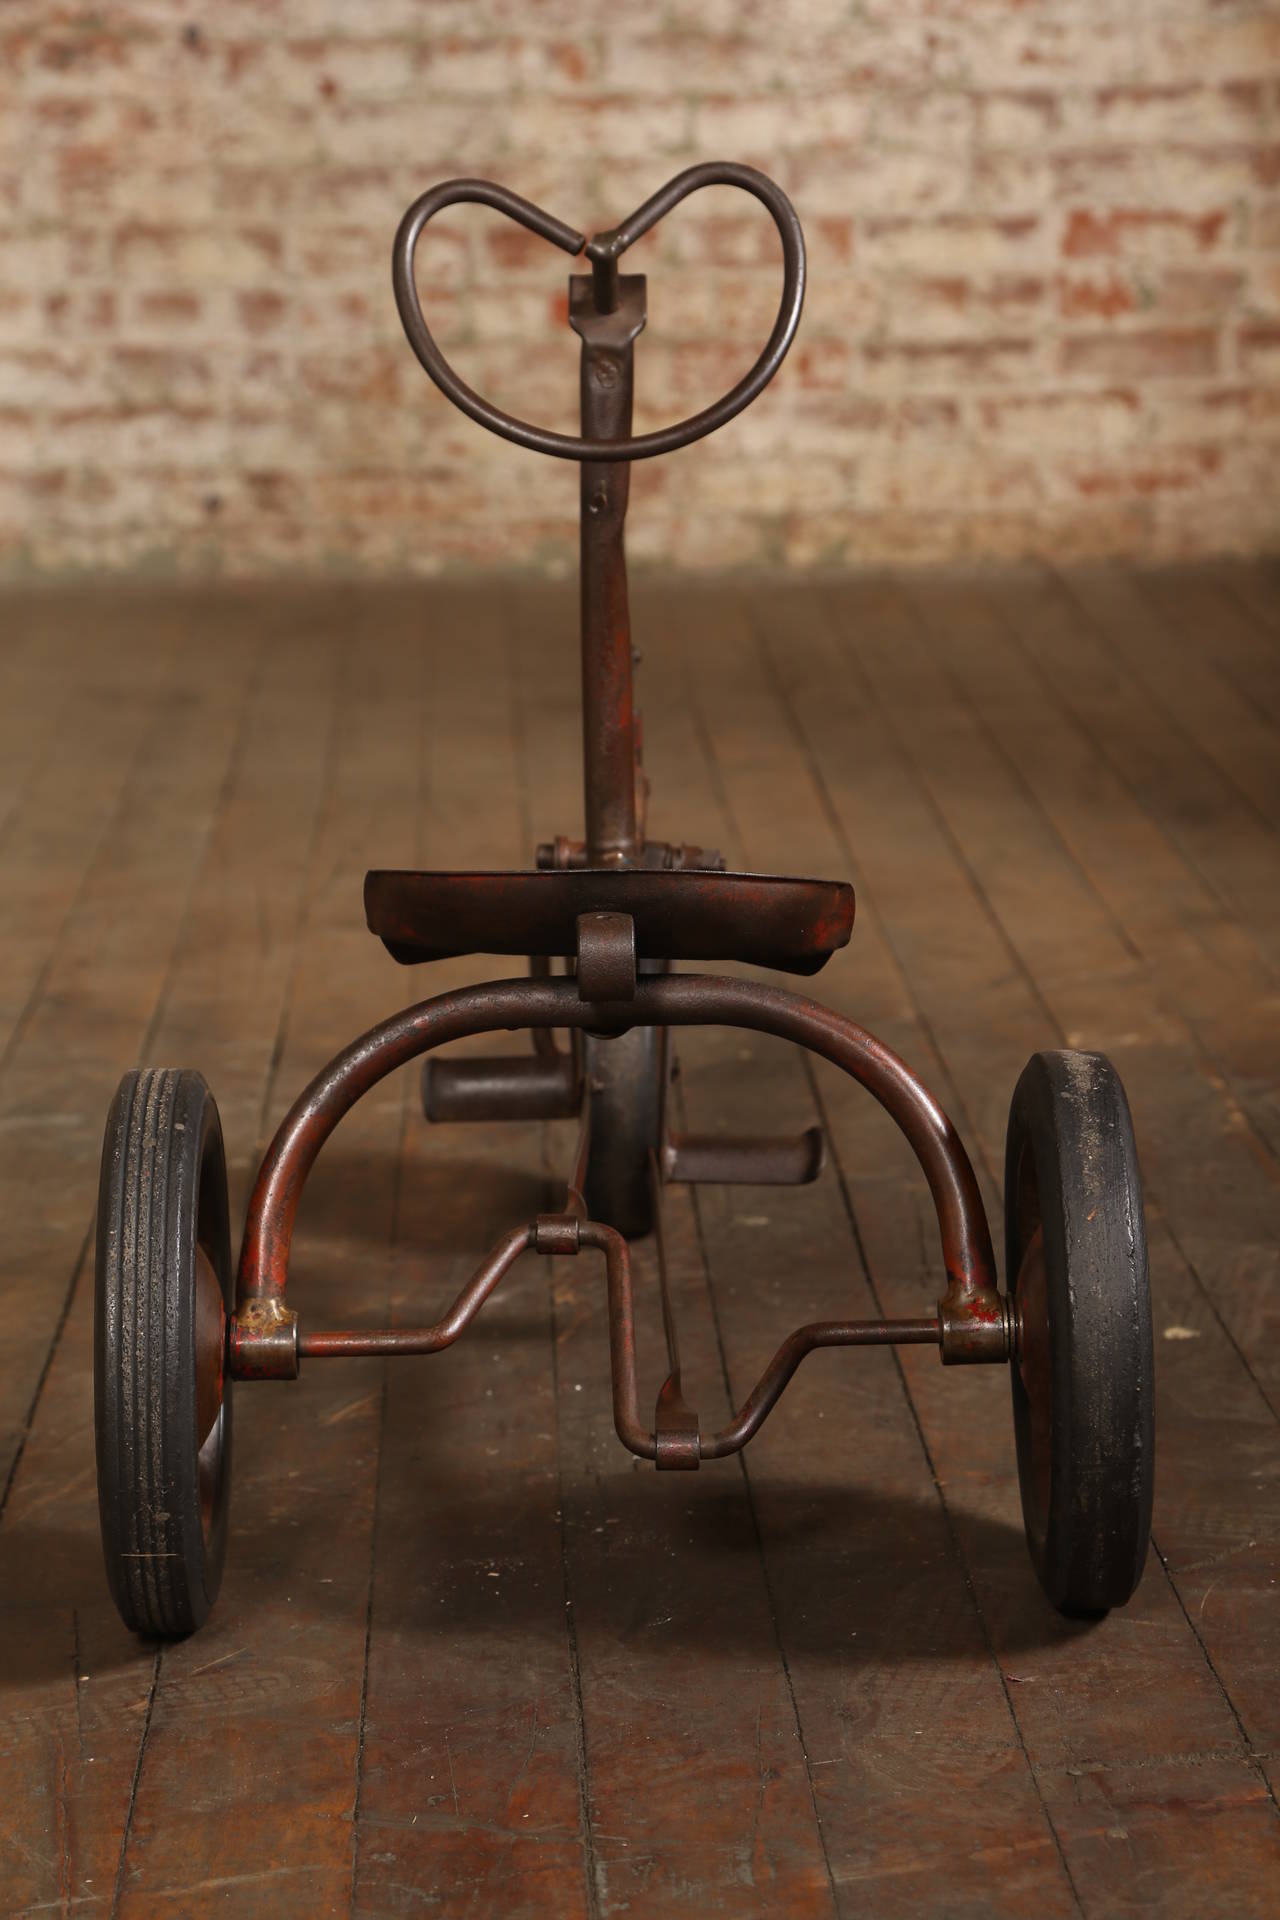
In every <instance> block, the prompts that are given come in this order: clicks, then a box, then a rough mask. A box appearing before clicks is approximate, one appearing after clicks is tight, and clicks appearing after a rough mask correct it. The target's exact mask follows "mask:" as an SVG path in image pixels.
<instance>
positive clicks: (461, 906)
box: [364, 867, 853, 973]
mask: <svg viewBox="0 0 1280 1920" xmlns="http://www.w3.org/2000/svg"><path fill="white" fill-rule="evenodd" d="M364 909H365V918H366V920H367V921H368V924H369V930H370V932H371V933H376V934H377V935H378V937H379V939H380V940H381V941H382V943H383V945H384V946H385V947H386V949H387V951H388V953H390V954H391V955H392V956H393V958H394V959H396V960H399V961H401V962H402V963H403V964H404V965H406V966H413V965H415V964H416V963H417V962H419V961H422V960H446V959H452V958H453V957H455V956H456V955H458V954H464V953H510V954H521V955H532V956H535V957H539V958H544V959H550V958H554V957H555V956H556V955H561V956H564V957H568V956H571V955H573V954H575V953H576V952H577V948H578V917H579V915H580V914H584V913H624V914H629V915H630V916H631V919H632V920H633V921H634V923H635V935H636V957H637V959H639V960H739V961H743V962H745V963H747V964H748V965H751V966H759V967H777V968H780V969H781V970H782V971H783V972H786V973H816V972H817V971H818V969H819V967H821V966H823V965H825V963H826V962H827V961H828V960H829V959H830V957H831V955H832V954H833V953H835V952H836V950H837V949H838V948H840V947H843V946H846V945H847V944H848V940H849V935H850V933H851V932H852V931H853V888H852V887H851V886H849V885H848V883H847V882H845V881H839V880H793V879H780V878H777V877H775V876H774V875H772V874H758V873H716V872H709V871H703V870H698V869H692V868H686V869H684V870H683V871H675V872H665V871H653V870H646V869H644V868H638V867H604V868H593V867H587V868H579V869H576V870H573V871H564V872H556V871H549V872H534V873H416V872H396V871H393V870H388V871H375V872H372V873H368V874H366V875H365V882H364Z"/></svg>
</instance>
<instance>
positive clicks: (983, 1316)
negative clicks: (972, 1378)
mask: <svg viewBox="0 0 1280 1920" xmlns="http://www.w3.org/2000/svg"><path fill="white" fill-rule="evenodd" d="M938 1345H939V1348H940V1349H941V1353H942V1363H943V1365H944V1366H949V1367H953V1366H964V1365H979V1366H981V1365H993V1364H996V1363H998V1362H999V1361H1002V1360H1008V1359H1010V1358H1011V1357H1012V1355H1013V1351H1014V1310H1013V1303H1012V1301H1011V1300H1010V1299H1009V1297H1008V1295H1007V1294H1003V1293H1000V1292H998V1291H997V1290H996V1289H995V1288H992V1289H990V1290H989V1291H987V1292H980V1293H964V1292H962V1291H960V1290H959V1289H958V1288H953V1289H952V1290H951V1291H949V1292H948V1293H946V1294H945V1295H944V1296H943V1298H942V1299H941V1300H939V1302H938Z"/></svg>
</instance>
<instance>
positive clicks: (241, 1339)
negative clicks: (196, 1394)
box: [227, 1295, 298, 1380]
mask: <svg viewBox="0 0 1280 1920" xmlns="http://www.w3.org/2000/svg"><path fill="white" fill-rule="evenodd" d="M227 1371H228V1373H229V1374H230V1375H231V1377H232V1378H233V1379H235V1380H296V1379H297V1377H298V1316H297V1314H296V1313H294V1312H293V1311H292V1310H291V1309H290V1308H288V1307H286V1306H285V1304H284V1302H283V1301H282V1300H274V1299H271V1298H268V1297H266V1296H263V1295H257V1296H255V1297H254V1298H252V1299H249V1300H246V1301H245V1302H244V1304H243V1306H240V1307H238V1308H237V1309H236V1311H235V1313H234V1314H233V1315H232V1317H231V1320H230V1321H229V1323H228V1326H227Z"/></svg>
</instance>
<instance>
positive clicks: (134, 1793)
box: [109, 1646, 164, 1920]
mask: <svg viewBox="0 0 1280 1920" xmlns="http://www.w3.org/2000/svg"><path fill="white" fill-rule="evenodd" d="M163 1659H164V1648H163V1646H159V1647H157V1648H156V1657H155V1662H154V1664H153V1666H152V1668H151V1685H150V1687H149V1688H148V1690H147V1710H146V1713H145V1714H144V1715H143V1720H142V1734H141V1737H140V1738H139V1740H138V1757H137V1759H136V1760H135V1761H134V1763H133V1779H132V1781H131V1782H130V1785H129V1805H128V1807H127V1808H126V1809H125V1816H124V1828H123V1830H122V1832H121V1834H120V1857H119V1860H118V1861H117V1863H116V1877H115V1884H114V1885H113V1887H112V1889H111V1911H110V1915H109V1920H116V1915H117V1914H118V1913H119V1911H120V1896H121V1894H122V1893H123V1891H124V1868H125V1859H126V1857H127V1855H128V1852H129V1835H130V1834H131V1833H132V1831H133V1810H134V1808H135V1806H136V1805H137V1804H138V1787H139V1784H140V1782H141V1780H142V1761H143V1756H144V1755H145V1753H146V1751H147V1739H148V1736H149V1735H150V1732H151V1715H152V1713H153V1712H154V1710H155V1704H156V1690H157V1688H158V1687H159V1684H160V1663H161V1661H162V1660H163Z"/></svg>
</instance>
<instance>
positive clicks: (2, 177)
mask: <svg viewBox="0 0 1280 1920" xmlns="http://www.w3.org/2000/svg"><path fill="white" fill-rule="evenodd" d="M0 42H2V44H3V60H2V62H0V148H2V150H3V160H2V161H0V566H3V567H4V568H5V569H6V570H7V571H8V572H10V573H11V574H12V573H16V574H22V573H29V572H31V571H32V570H37V571H56V570H61V569H64V568H67V567H69V566H77V567H78V566H92V567H99V566H106V567H111V568H163V569H178V570H181V571H201V570H208V571H215V570H230V571H237V572H249V571H254V570H259V569H274V568H281V567H284V568H300V567H313V566H322V567H325V566H333V567H340V568H348V567H357V568H394V569H400V568H405V567H411V568H418V569H437V568H443V567H450V566H460V565H461V566H465V565H473V564H477V563H484V562H490V561H493V560H496V559H501V560H503V561H517V562H521V563H531V564H536V565H543V566H550V567H555V566H561V565H565V564H568V563H570V562H571V560H572V556H573V552H574V539H575V532H574V516H575V513H576V500H577V490H576V476H575V474H574V472H573V470H572V469H570V468H569V467H567V466H564V465H562V464H560V463H551V462H539V461H537V460H536V459H535V457H534V456H532V455H529V454H524V453H521V452H519V451H517V450H516V449H514V448H510V447H507V446H506V445H504V444H503V443H501V442H499V441H496V440H493V439H491V438H490V437H489V436H487V435H486V434H484V433H482V432H481V431H480V430H479V429H478V428H475V427H473V426H472V425H471V424H470V423H469V422H467V421H465V420H463V419H461V418H460V417H459V416H457V415H455V414H454V413H453V412H452V410H451V409H450V408H449V407H448V406H447V405H446V403H445V402H444V401H443V399H442V398H441V397H440V396H439V395H437V394H436V392H435V390H434V388H432V387H431V386H430V385H429V383H428V382H427V380H426V378H425V376H424V375H423V374H422V373H421V371H420V370H419V368H418V366H417V364H416V362H415V361H414V360H413V358H412V356H411V355H410V353H409V350H408V348H407V346H406V345H405V343H404V341H403V339H402V336H401V334H400V331H399V325H398V321H397V319H396V315H395V310H394V307H393V304H392V300H391V293H390V285H389V267H388V261H389V248H390V241H391V235H392V233H393V231H394V228H395V225H396V222H397V219H398V217H399V214H400V212H401V210H402V209H403V207H404V206H405V204H406V203H407V202H408V201H409V200H410V199H411V198H412V197H413V196H414V194H416V193H417V192H418V191H420V190H421V189H422V188H423V187H424V186H426V185H428V184H430V183H431V182H432V181H434V180H436V179H439V178H442V177H444V176H447V175H449V174H453V173H458V172H475V173H487V174H491V175H492V176H494V177H496V178H498V179H500V180H503V181H505V182H507V183H509V184H511V185H513V186H515V187H517V188H518V189H520V190H521V191H523V192H525V193H527V194H528V195H529V196H530V197H532V198H533V199H535V200H537V201H539V202H540V203H542V204H543V205H545V206H547V207H548V208H550V209H551V210H552V211H553V212H555V213H558V214H559V215H561V216H562V217H563V218H565V219H567V220H569V221H571V222H572V223H574V224H577V225H580V226H585V227H588V228H590V227H591V226H592V225H605V224H611V223H612V222H613V221H614V220H616V219H617V218H618V217H620V216H621V215H622V214H623V213H624V212H626V211H628V210H630V208H631V207H633V206H634V205H635V204H636V203H637V202H638V201H639V200H640V199H642V198H643V197H644V196H645V195H646V194H648V193H649V192H650V191H651V190H652V189H653V188H654V187H655V186H656V185H658V184H659V183H660V182H661V181H662V180H664V179H665V178H666V177H667V176H668V175H669V174H670V173H672V172H674V171H675V170H676V169H678V168H679V167H682V166H684V165H687V164H688V163H689V162H690V161H691V160H693V159H698V158H708V157H728V158H735V159H742V160H748V161H752V162H754V163H756V164H757V165H759V166H762V167H764V168H765V169H767V170H768V171H770V172H772V173H773V174H774V175H775V176H776V177H777V178H778V179H779V180H780V181H781V182H782V184H783V185H784V186H785V187H786V189H787V191H788V192H789V193H790V194H791V196H792V198H793V199H794V201H795V204H796V206H797V208H798V210H799V213H800V216H801V219H802V220H803V222H804V225H805V229H806V233H807V236H808V241H809V261H810V293H809V298H808V302H807V307H806V312H805V318H804V321H803V323H802V326H801V332H800V336H799V340H798V343H797V345H796V347H795V348H794V350H793V352H792V354H791V358H790V360H789V361H788V363H787V364H786V366H785V367H784V369H783V372H782V374H781V375H780V376H779V378H778V380H777V381H776V383H775V385H774V386H773V388H772V389H771V390H770V391H769V393H768V394H767V395H766V396H765V398H764V399H763V400H762V401H760V402H759V403H757V406H756V408H755V409H754V410H753V411H752V413H751V414H749V415H748V416H746V417H745V418H743V419H742V420H740V421H738V422H736V423H734V424H733V425H732V426H730V427H729V428H728V429H726V430H725V431H724V432H723V433H722V434H721V435H720V436H719V437H718V438H717V439H715V440H713V441H710V442H708V443H705V444H704V445H702V446H700V447H698V448H694V449H691V450H689V451H688V452H685V453H682V454H679V455H677V456H675V457H674V458H673V459H671V460H669V461H665V462H658V463H652V464H649V465H648V466H646V467H645V468H643V469H638V470H637V472H636V476H635V481H634V485H633V495H632V499H633V505H632V529H633V531H632V551H633V553H634V554H636V555H639V556H643V557H645V558H649V559H653V560H662V561H664V562H677V563H683V564H689V565H695V566H719V565H725V564H729V563H735V562H741V561H747V562H761V561H763V562H766V563H777V562H788V563H793V564H796V565H804V564H808V563H823V564H829V563H834V562H846V561H853V562H877V561H882V560H885V559H892V560H916V559H920V560H931V559H938V558H948V557H957V556H972V555H993V556H1002V555H1010V554H1021V553H1026V552H1051V553H1054V554H1059V555H1061V554H1066V555H1079V554H1095V553H1102V552H1110V551H1117V550H1121V551H1129V552H1134V551H1136V552H1140V553H1145V554H1152V555H1161V556H1168V555H1183V554H1191V553H1196V552H1205V551H1221V550H1227V549H1251V548H1257V547H1260V546H1266V545H1271V544H1274V543H1276V541H1277V535H1278V533H1280V487H1278V486H1277V480H1278V479H1280V472H1278V469H1280V460H1278V458H1277V453H1278V448H1280V78H1278V76H1280V9H1277V8H1276V7H1275V6H1267V7H1260V6H1247V5H1238V4H1231V0H1218V3H1216V4H1215V3H1214V0H1145V3H1144V4H1139V3H1138V0H1021V3H1019V0H857V3H856V4H855V3H854V0H790V3H789V4H782V3H781V0H779V3H777V4H766V3H765V0H664V4H663V5H662V6H661V7H659V6H645V5H643V4H633V5H630V6H621V5H618V4H609V5H605V4H602V0H581V3H580V4H574V3H572V0H523V4H502V3H501V0H359V3H357V0H346V3H345V4H341V3H340V0H221V4H220V5H219V6H217V7H209V6H199V7H197V6H194V5H188V4H180V3H179V0H173V3H172V4H166V0H126V3H125V4H120V5H114V4H107V5H100V6H98V7H97V8H94V9H89V8H84V9H80V8H75V7H67V6H62V5H58V4H53V3H51V0H7V4H6V5H5V6H4V7H3V8H2V9H0ZM629 265H631V266H633V267H634V268H635V269H636V270H643V271H646V272H647V273H648V274H649V311H650V326H649V331H648V333H647V334H646V335H645V336H644V338H643V339H642V341H641V342H640V345H639V348H638V361H637V374H638V387H639V393H638V424H639V425H641V426H650V425H655V424H657V423H658V422H659V421H660V420H662V419H663V418H666V417H670V415H671V414H672V413H673V412H675V411H679V412H680V413H685V412H687V411H689V410H690V409H692V408H694V407H696V406H698V405H700V404H702V403H704V402H705V401H707V400H708V399H710V398H711V397H713V395H714V394H715V393H716V392H718V391H719V390H720V389H721V388H722V387H723V386H724V385H726V384H727V383H728V382H729V381H730V380H731V379H732V378H734V377H735V376H736V374H737V373H738V372H739V371H740V370H741V369H742V368H743V367H745V366H746V364H747V363H748V362H749V360H750V358H751V357H752V355H753V353H754V351H755V346H756V343H758V342H759V341H760V340H761V339H762V338H763V337H764V335H765V333H766V332H767V330H768V326H769V321H770V317H771V313H772V308H773V303H774V301H775V300H776V295H777V285H778V270H777V266H776V261H775V253H774V243H773V240H772V229H771V227H770V225H769V222H768V219H767V216H766V215H764V213H763V211H762V210H761V209H759V208H757V207H755V206H754V204H753V203H750V202H748V201H745V200H738V199H735V197H734V196H733V195H731V194H729V193H728V192H726V191H723V190H717V191H716V192H714V193H711V194H708V195H706V196H705V197H703V198H702V199H700V200H699V201H698V202H696V203H695V202H691V203H689V204H687V205H686V206H685V207H684V208H682V209H681V210H680V211H679V212H678V213H677V214H676V215H674V216H673V217H672V218H671V220H670V221H669V223H668V224H667V225H665V226H664V227H663V228H662V229H661V231H660V232H658V233H656V234H654V235H652V236H650V238H649V239H647V240H646V241H645V242H643V243H642V245H641V246H640V247H638V248H637V249H636V250H635V252H634V253H633V255H632V256H631V260H630V262H629ZM565 269H566V262H565V259H564V256H563V255H560V254H557V253H555V252H553V251H552V250H551V249H549V248H547V247H546V246H545V245H543V244H542V243H539V242H536V241H532V240H528V239H527V238H526V237H523V236H521V235H519V234H518V233H516V232H515V230H514V229H512V228H510V227H509V226H506V225H504V224H503V223H502V222H501V221H500V220H499V219H498V218H497V216H495V215H491V214H489V213H486V212H480V211H477V212H475V213H472V214H468V215H467V216H466V217H463V216H462V215H461V214H460V215H458V216H457V217H453V216H450V217H449V218H448V219H447V221H442V222H441V223H440V227H439V230H438V231H437V230H436V229H434V228H433V230H432V233H431V235H430V237H429V240H428V242H426V243H424V246H423V248H422V249H421V252H420V278H421V282H422V285H423V291H424V296H425V298H426V303H427V306H428V310H429V312H430V314H431V315H432V316H433V317H434V319H435V322H436V323H437V331H438V334H439V337H440V339H441V342H442V344H443V345H444V346H445V347H446V349H447V351H448V352H449V353H450V354H451V356H453V357H455V358H456V361H457V364H458V366H459V368H460V370H461V371H462V372H463V373H464V375H465V376H466V377H467V378H469V379H470V380H471V381H472V382H473V383H474V384H476V385H478V386H480V387H481V388H482V389H483V390H484V391H485V392H487V393H489V394H490V395H492V396H493V397H494V398H495V399H497V400H498V401H499V402H500V403H504V404H507V405H513V406H516V407H517V408H519V409H520V410H522V411H525V412H527V413H529V414H532V415H533V416H535V417H538V418H542V419H545V420H547V421H548V422H550V423H552V424H559V425H562V426H565V427H572V426H573V424H574V408H575V403H576V350H575V348H576V343H575V342H574V341H573V339H572V336H570V335H569V333H568V331H567V329H566V327H565V325H564V313H565V299H564V283H565Z"/></svg>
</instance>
